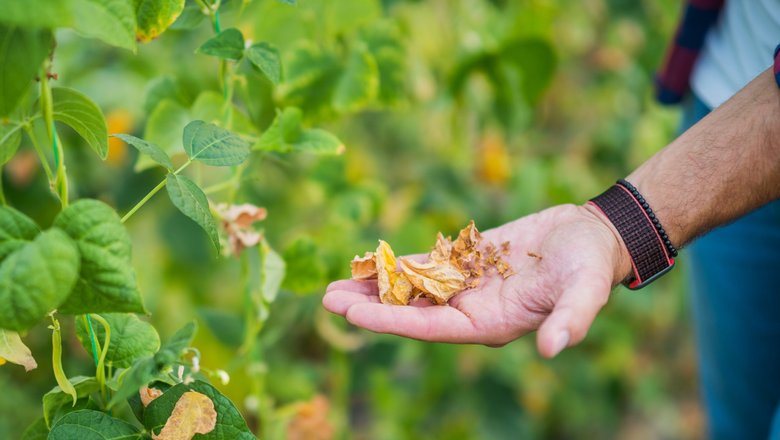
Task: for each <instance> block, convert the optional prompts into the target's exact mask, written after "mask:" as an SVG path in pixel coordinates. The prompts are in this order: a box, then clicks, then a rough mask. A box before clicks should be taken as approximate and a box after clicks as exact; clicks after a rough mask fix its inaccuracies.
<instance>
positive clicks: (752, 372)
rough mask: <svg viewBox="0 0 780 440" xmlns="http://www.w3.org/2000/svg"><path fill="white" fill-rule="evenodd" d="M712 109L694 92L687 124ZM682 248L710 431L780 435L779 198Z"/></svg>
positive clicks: (727, 435)
mask: <svg viewBox="0 0 780 440" xmlns="http://www.w3.org/2000/svg"><path fill="white" fill-rule="evenodd" d="M709 111H710V109H709V108H707V106H706V105H705V104H704V103H702V102H701V101H700V100H699V99H696V98H695V97H693V98H692V99H691V100H690V102H689V103H688V105H687V106H686V109H685V114H684V119H683V126H682V128H683V129H686V128H688V127H690V126H691V125H693V124H694V123H696V121H698V120H699V119H701V118H703V117H704V116H706V115H707V113H709ZM778 123H780V121H779V122H778ZM734 147H735V148H739V145H735V146H734ZM701 190H702V191H706V188H702V189H701ZM683 255H684V258H685V261H686V263H687V264H686V266H687V267H688V278H689V282H690V286H691V290H692V293H693V298H692V300H693V314H694V318H695V330H696V340H697V343H698V350H699V366H700V378H701V379H700V380H701V386H702V393H703V398H704V405H705V408H706V411H707V415H708V429H709V436H708V437H709V438H712V439H717V440H719V439H767V438H770V439H772V440H778V439H780V200H776V201H774V202H772V203H770V204H768V205H766V206H764V207H762V208H760V209H758V210H756V211H753V212H751V213H750V214H748V215H746V216H744V217H742V218H741V219H739V220H737V221H736V222H734V223H731V224H729V225H726V226H722V227H720V228H717V229H715V230H713V231H711V232H710V233H708V234H707V235H705V236H703V237H700V238H699V239H697V240H696V241H694V242H693V243H692V244H691V245H690V246H689V247H688V248H686V250H685V252H684V253H683Z"/></svg>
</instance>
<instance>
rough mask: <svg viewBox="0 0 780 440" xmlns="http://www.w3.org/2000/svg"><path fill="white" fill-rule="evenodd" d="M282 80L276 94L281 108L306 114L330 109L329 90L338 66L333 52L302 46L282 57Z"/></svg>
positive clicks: (337, 74) (333, 87)
mask: <svg viewBox="0 0 780 440" xmlns="http://www.w3.org/2000/svg"><path fill="white" fill-rule="evenodd" d="M286 56H287V57H288V58H286V60H285V63H284V81H283V82H282V83H281V84H279V88H278V91H279V95H280V97H281V99H282V101H283V103H284V104H285V105H288V106H296V107H301V108H302V109H304V110H305V111H306V112H307V113H308V112H315V113H316V112H327V111H329V110H330V109H331V106H332V98H333V91H334V90H335V88H336V83H337V82H338V81H339V75H340V73H341V63H340V61H339V59H338V57H337V56H336V54H334V53H333V52H329V51H327V50H325V49H323V48H320V47H317V46H313V45H311V44H305V45H301V46H298V47H296V48H295V49H293V50H291V51H289V53H288V54H286Z"/></svg>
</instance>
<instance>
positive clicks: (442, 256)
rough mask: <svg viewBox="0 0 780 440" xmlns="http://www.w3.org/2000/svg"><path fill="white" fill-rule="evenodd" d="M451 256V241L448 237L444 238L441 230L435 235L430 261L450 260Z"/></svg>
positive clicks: (441, 261) (442, 261)
mask: <svg viewBox="0 0 780 440" xmlns="http://www.w3.org/2000/svg"><path fill="white" fill-rule="evenodd" d="M451 256H452V241H451V240H450V239H449V237H447V238H445V237H444V235H442V233H441V232H439V233H438V234H437V235H436V244H435V245H434V247H433V250H432V251H431V261H435V262H437V263H444V262H447V261H449V260H450V257H451Z"/></svg>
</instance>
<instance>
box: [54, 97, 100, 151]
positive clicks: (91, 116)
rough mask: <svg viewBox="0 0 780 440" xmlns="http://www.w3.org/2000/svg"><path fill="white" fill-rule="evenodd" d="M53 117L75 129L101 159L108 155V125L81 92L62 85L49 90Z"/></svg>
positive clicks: (98, 109) (98, 108) (96, 106)
mask: <svg viewBox="0 0 780 440" xmlns="http://www.w3.org/2000/svg"><path fill="white" fill-rule="evenodd" d="M51 94H52V100H53V101H54V102H53V109H54V119H55V120H57V121H60V122H63V123H65V124H67V125H69V126H70V127H71V128H72V129H74V130H76V133H78V134H79V136H81V137H82V138H84V140H85V141H87V144H88V145H89V146H90V147H91V148H92V149H93V150H95V152H96V153H97V154H98V156H100V158H101V159H105V158H106V157H107V156H108V126H107V125H106V118H105V117H104V116H103V112H102V111H101V110H100V107H98V105H97V104H95V103H94V102H92V100H91V99H89V98H88V97H87V96H86V95H84V94H83V93H81V92H79V91H77V90H73V89H68V88H64V87H54V88H53V89H52V90H51Z"/></svg>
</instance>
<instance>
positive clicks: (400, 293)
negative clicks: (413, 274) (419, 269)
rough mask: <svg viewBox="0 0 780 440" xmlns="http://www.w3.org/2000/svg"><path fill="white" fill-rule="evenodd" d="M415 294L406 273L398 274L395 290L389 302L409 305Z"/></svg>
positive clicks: (393, 289) (392, 291)
mask: <svg viewBox="0 0 780 440" xmlns="http://www.w3.org/2000/svg"><path fill="white" fill-rule="evenodd" d="M413 292H414V286H413V285H412V283H411V281H409V278H407V275H406V274H405V273H399V274H397V276H396V278H395V282H394V283H393V288H392V290H391V291H390V295H389V297H388V298H389V302H390V303H391V304H400V305H405V304H409V301H410V300H411V298H412V293H413Z"/></svg>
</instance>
